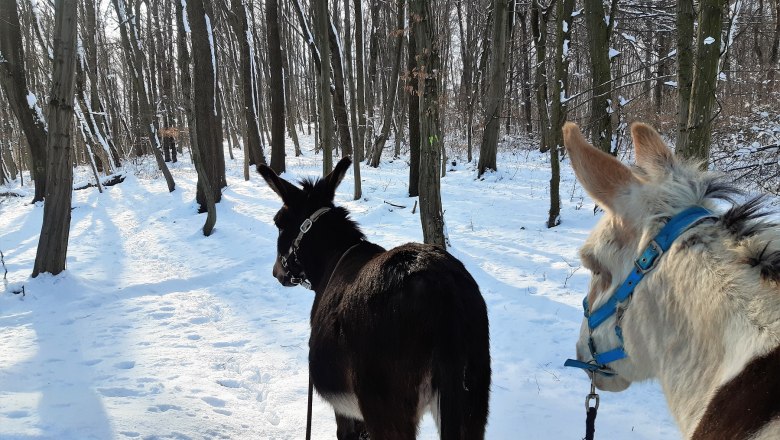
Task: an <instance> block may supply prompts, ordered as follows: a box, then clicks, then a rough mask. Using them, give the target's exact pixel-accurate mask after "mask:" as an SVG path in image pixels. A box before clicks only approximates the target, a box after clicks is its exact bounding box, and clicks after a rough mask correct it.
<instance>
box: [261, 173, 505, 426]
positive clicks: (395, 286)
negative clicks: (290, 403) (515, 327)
mask: <svg viewBox="0 0 780 440" xmlns="http://www.w3.org/2000/svg"><path fill="white" fill-rule="evenodd" d="M350 163H351V160H350V159H349V158H344V159H342V160H341V161H340V162H339V163H338V164H337V165H336V168H335V169H334V170H333V172H332V173H330V174H329V175H327V176H326V177H325V178H323V179H319V180H306V181H303V182H301V184H302V186H303V189H300V188H298V187H296V186H295V185H293V184H291V183H289V182H287V181H286V180H283V179H280V178H279V177H278V176H277V175H276V173H274V172H273V171H272V170H271V169H270V168H268V167H261V168H260V173H261V174H262V175H263V177H264V178H265V180H266V182H268V185H269V186H270V187H271V189H272V190H274V192H276V194H278V195H279V197H281V198H282V201H283V202H284V206H282V209H280V210H279V212H278V213H277V214H276V216H275V217H274V223H276V226H277V227H278V228H279V239H278V241H277V258H276V264H274V268H273V274H274V276H275V277H276V278H277V279H278V280H279V282H280V283H282V284H283V285H285V286H293V285H298V284H301V285H304V286H306V287H310V288H311V289H312V290H314V293H315V296H314V304H313V306H312V309H311V337H310V339H309V372H310V375H311V379H312V382H313V383H314V387H315V389H316V390H317V392H318V393H319V394H320V395H321V396H322V397H323V398H324V399H325V400H327V401H328V402H330V404H331V405H332V406H333V408H334V410H335V412H336V423H337V426H338V428H337V437H338V438H339V439H340V440H343V439H358V438H361V435H362V436H363V438H364V437H365V433H368V434H369V435H370V438H371V439H372V440H383V439H388V440H405V439H414V438H415V437H416V435H417V425H418V423H419V421H420V418H421V417H422V415H423V414H424V413H425V411H427V410H430V411H431V412H432V414H433V417H434V419H435V420H436V423H437V425H438V428H439V433H440V435H441V438H442V439H446V440H455V439H459V440H478V439H482V438H484V436H485V424H486V423H487V415H488V397H489V394H490V341H489V335H488V317H487V309H486V307H485V301H484V300H483V299H482V295H481V294H480V292H479V287H478V286H477V284H476V282H474V279H473V278H472V277H471V275H470V274H469V273H468V272H467V271H466V269H465V268H464V267H463V264H461V262H460V261H458V260H457V259H455V258H454V257H453V256H452V255H450V254H449V253H447V251H445V250H444V249H442V248H441V247H438V246H432V245H425V244H418V243H409V244H405V245H403V246H399V247H397V248H394V249H391V250H389V251H388V250H385V249H383V248H382V247H380V246H378V245H376V244H373V243H371V242H369V241H366V240H365V236H364V235H363V233H362V232H361V231H360V229H359V228H358V226H357V224H356V223H355V222H353V221H352V220H350V218H349V213H348V212H347V210H346V209H344V208H342V207H336V206H334V205H333V197H334V195H335V191H336V187H338V185H339V183H341V180H342V179H343V178H344V173H345V172H346V171H347V169H349V165H350Z"/></svg>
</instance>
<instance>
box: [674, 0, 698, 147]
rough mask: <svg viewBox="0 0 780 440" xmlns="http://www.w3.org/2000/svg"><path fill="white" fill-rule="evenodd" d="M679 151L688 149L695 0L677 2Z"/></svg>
mask: <svg viewBox="0 0 780 440" xmlns="http://www.w3.org/2000/svg"><path fill="white" fill-rule="evenodd" d="M676 19H677V55H676V56H677V109H678V112H679V113H678V114H677V149H678V151H679V150H680V149H685V148H687V147H686V146H687V144H688V109H689V107H690V104H691V89H692V86H693V21H694V13H693V0H679V1H678V2H677V18H676Z"/></svg>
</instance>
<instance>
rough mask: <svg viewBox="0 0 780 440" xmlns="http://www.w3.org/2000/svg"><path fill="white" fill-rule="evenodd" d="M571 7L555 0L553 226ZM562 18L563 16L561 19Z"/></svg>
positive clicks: (557, 212)
mask: <svg viewBox="0 0 780 440" xmlns="http://www.w3.org/2000/svg"><path fill="white" fill-rule="evenodd" d="M573 10H574V0H558V3H557V4H556V14H555V15H556V29H557V30H556V39H555V46H556V49H557V53H556V55H557V56H556V57H555V78H554V81H555V83H554V86H553V94H552V99H551V100H550V101H551V103H550V104H551V107H552V109H551V115H550V128H551V129H550V143H549V144H548V145H549V147H550V167H551V176H550V211H549V214H548V217H547V227H548V228H552V227H555V226H558V225H559V224H560V223H561V196H560V191H559V186H560V181H561V163H560V159H559V156H558V154H559V151H560V149H562V148H563V124H564V122H566V113H567V109H568V104H567V99H568V96H569V93H568V84H569V55H568V53H567V50H566V47H567V46H568V45H569V43H570V42H571V24H572V17H571V13H572V11H573ZM561 17H562V18H561Z"/></svg>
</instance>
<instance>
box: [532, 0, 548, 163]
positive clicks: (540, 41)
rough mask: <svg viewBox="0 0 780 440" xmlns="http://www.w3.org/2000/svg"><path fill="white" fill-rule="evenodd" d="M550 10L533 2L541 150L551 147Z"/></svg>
mask: <svg viewBox="0 0 780 440" xmlns="http://www.w3.org/2000/svg"><path fill="white" fill-rule="evenodd" d="M548 14H549V10H547V11H543V10H542V8H541V6H540V4H539V0H532V2H531V32H532V33H533V37H534V45H535V46H536V69H535V71H536V72H535V74H534V88H535V89H536V107H537V111H538V112H539V132H540V133H541V136H540V143H539V151H541V152H542V153H544V152H546V151H547V150H548V149H549V148H550V131H551V128H550V106H549V96H548V88H547V17H548Z"/></svg>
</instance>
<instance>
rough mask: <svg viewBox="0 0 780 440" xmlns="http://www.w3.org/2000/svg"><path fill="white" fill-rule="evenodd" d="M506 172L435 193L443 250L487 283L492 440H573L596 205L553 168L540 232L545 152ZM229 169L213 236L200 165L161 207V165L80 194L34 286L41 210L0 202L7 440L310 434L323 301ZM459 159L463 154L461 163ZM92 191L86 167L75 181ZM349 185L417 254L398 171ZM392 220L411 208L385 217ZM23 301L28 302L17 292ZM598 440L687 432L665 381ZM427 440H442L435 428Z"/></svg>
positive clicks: (0, 339)
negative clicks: (317, 301)
mask: <svg viewBox="0 0 780 440" xmlns="http://www.w3.org/2000/svg"><path fill="white" fill-rule="evenodd" d="M302 142H303V145H302V148H303V150H304V154H305V155H304V156H303V157H299V158H296V157H294V156H293V155H292V153H291V152H290V153H288V156H287V168H288V172H287V173H286V174H285V175H284V177H285V178H287V179H289V180H293V181H295V180H297V179H298V178H300V177H304V176H316V175H318V174H320V172H321V157H320V156H319V155H315V154H314V152H313V151H312V150H313V148H312V145H313V139H312V138H311V137H306V136H303V137H302ZM503 150H504V151H503V152H502V153H500V155H499V158H498V164H499V167H500V171H498V172H495V173H490V174H488V175H486V176H485V178H484V179H477V178H476V175H477V173H476V170H475V167H474V165H473V164H467V163H463V162H460V161H459V160H457V159H456V160H457V163H456V164H455V165H452V164H450V166H449V167H448V169H449V171H448V172H447V175H446V177H445V178H444V179H442V199H443V205H444V209H445V220H446V225H447V233H448V235H449V239H450V240H451V244H452V248H451V249H450V251H451V252H452V253H453V254H454V255H455V256H456V257H457V258H459V259H460V260H461V261H463V263H464V264H465V265H466V267H467V268H468V270H469V271H470V272H471V274H472V275H473V276H474V278H475V279H476V281H477V282H478V283H479V285H480V288H481V290H482V294H483V296H484V297H485V300H486V302H487V304H488V309H489V316H490V334H491V352H492V368H493V385H492V394H491V401H490V418H489V424H488V431H487V438H488V439H508V440H513V439H526V438H528V439H542V438H544V439H578V438H582V437H583V435H584V419H585V405H584V403H585V395H586V394H587V393H588V391H589V381H588V380H587V378H586V376H585V374H583V373H582V372H581V371H580V370H576V369H567V368H564V367H563V361H564V360H565V359H566V358H567V357H572V356H573V355H574V343H575V341H576V340H577V337H578V334H579V328H580V322H581V319H582V312H581V299H582V296H583V294H584V292H585V291H586V289H587V284H588V279H589V273H588V271H587V270H586V269H584V268H582V267H581V266H580V262H579V259H578V255H577V250H578V247H579V246H580V245H581V244H582V242H583V240H584V239H585V237H586V236H587V234H588V231H589V229H590V228H591V227H592V226H593V225H594V224H595V222H596V220H597V218H598V214H597V215H596V216H594V213H593V202H592V201H591V200H590V199H589V198H588V197H587V196H586V195H584V194H583V192H582V190H581V189H580V187H579V185H576V184H575V180H574V177H573V173H572V172H571V169H570V167H569V165H568V161H565V162H564V164H563V166H562V182H561V191H560V192H561V198H562V204H563V206H562V223H561V225H560V226H559V227H556V228H553V229H547V228H546V227H545V225H544V223H545V220H546V218H547V211H548V208H549V202H548V189H547V188H548V182H549V163H548V162H547V156H546V155H542V154H540V153H538V152H537V151H535V150H533V149H531V148H530V147H528V148H524V147H522V146H520V145H515V146H509V147H505V148H504V149H503ZM235 154H236V159H235V160H229V159H228V160H227V164H228V186H227V188H225V190H224V193H223V199H222V202H221V203H219V205H218V207H217V212H218V219H217V224H216V230H215V233H214V234H213V235H212V236H211V237H204V236H203V235H202V233H201V230H200V229H201V227H202V224H203V222H204V219H205V215H198V214H196V204H195V202H194V198H195V183H196V174H195V171H194V168H193V166H192V165H191V163H190V161H189V158H188V157H186V156H185V157H184V158H183V160H181V161H180V162H178V163H177V164H172V165H171V171H172V173H173V175H174V178H175V179H176V184H177V189H176V191H174V192H173V193H168V192H167V189H166V185H165V181H164V179H162V177H161V175H160V174H159V172H157V171H153V166H154V165H153V162H152V161H151V160H147V161H145V162H142V163H140V164H135V165H128V166H127V167H126V169H125V172H127V173H128V177H127V179H126V180H125V181H124V182H123V183H121V184H119V185H116V186H113V187H109V188H106V189H105V192H104V193H103V194H99V193H98V191H97V189H95V188H90V189H88V190H82V191H76V192H74V200H73V211H72V226H71V236H70V245H69V249H68V260H67V262H68V270H67V271H65V272H64V273H63V274H61V275H59V276H54V277H52V276H50V275H46V274H45V275H42V276H40V277H38V278H36V279H31V278H29V275H30V273H31V272H32V266H33V262H34V259H35V251H36V246H37V242H38V234H39V233H40V225H41V219H42V214H43V208H42V206H40V205H38V206H36V205H30V204H29V203H28V202H29V200H30V199H31V197H32V196H31V192H30V191H31V188H29V187H22V188H19V187H17V186H14V185H11V187H9V188H7V189H10V190H13V191H17V192H21V193H25V194H27V192H29V194H30V195H29V197H23V198H15V197H5V198H1V199H0V251H2V252H3V253H4V255H5V264H6V266H7V268H8V281H7V282H6V283H5V284H4V285H0V438H2V439H44V438H45V439H136V438H138V439H200V438H226V439H250V438H252V439H277V440H281V439H300V438H303V435H304V427H305V424H306V391H307V374H308V373H307V341H308V331H309V321H308V319H309V310H310V307H311V302H312V293H311V292H310V291H308V290H305V289H303V288H302V287H295V288H286V287H283V286H281V285H280V284H279V283H278V282H277V281H276V279H275V278H274V277H272V275H271V267H272V264H273V261H274V258H275V253H276V245H275V243H276V237H277V231H276V228H275V227H274V225H273V222H272V217H273V215H274V213H275V212H276V211H277V210H278V209H279V207H280V206H281V202H280V201H279V200H278V198H277V196H276V194H274V193H273V192H272V191H271V190H270V189H269V188H268V187H267V186H266V185H265V182H264V181H263V180H262V179H261V178H260V176H259V175H258V174H256V173H253V174H252V176H251V180H249V181H244V179H243V174H242V156H241V154H242V152H241V151H236V152H235ZM451 160H452V159H451ZM79 179H81V180H85V181H86V180H87V179H88V174H86V173H85V172H84V170H81V171H79V173H78V175H77V180H79ZM362 179H363V182H362V183H363V198H362V199H360V200H358V201H353V200H352V194H353V187H354V186H353V185H354V181H353V178H352V174H351V172H350V173H348V175H347V177H346V178H345V179H344V182H343V184H342V185H341V186H340V187H339V189H338V191H337V194H336V203H337V204H338V205H343V206H345V207H347V208H348V209H349V210H350V211H351V212H352V216H353V218H354V219H355V220H356V221H357V222H358V223H359V224H360V225H361V226H362V229H363V231H364V232H365V233H366V235H367V237H368V239H369V240H371V241H374V242H376V243H378V244H380V245H382V246H385V247H388V248H389V247H393V246H397V245H399V244H402V243H405V242H409V241H421V240H422V233H421V230H420V219H419V208H418V211H417V213H414V214H413V213H412V207H413V205H414V202H415V198H410V197H408V196H407V195H406V194H407V181H408V164H407V161H406V160H405V158H401V159H397V160H391V158H390V157H389V156H386V157H385V160H384V161H383V162H382V164H381V166H380V168H378V169H371V168H368V167H365V166H364V167H363V168H362ZM388 203H392V204H394V205H401V206H404V208H398V207H395V206H392V205H390V204H388ZM22 286H23V287H24V295H22V294H14V293H13V292H14V291H16V290H18V289H21V287H22ZM596 435H597V437H598V438H602V439H618V440H620V439H673V438H679V437H680V434H679V431H678V430H677V428H676V427H675V425H674V422H673V420H672V419H671V416H670V415H669V412H668V410H667V408H666V403H665V400H664V398H663V395H662V394H661V391H660V388H659V386H658V385H657V384H656V383H644V384H635V385H633V386H632V387H631V388H630V389H629V390H627V391H625V392H622V393H617V394H615V393H606V392H605V393H602V395H601V406H600V408H599V417H598V420H597V421H596ZM313 437H314V438H315V439H333V438H335V422H334V419H333V414H332V411H331V409H330V408H329V406H328V405H327V403H325V402H324V401H322V400H320V399H316V400H315V402H314V420H313ZM419 438H421V439H434V438H438V437H437V434H436V428H435V425H434V423H433V421H432V419H431V417H430V416H426V418H425V419H424V420H423V422H422V424H421V428H420V436H419Z"/></svg>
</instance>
